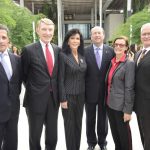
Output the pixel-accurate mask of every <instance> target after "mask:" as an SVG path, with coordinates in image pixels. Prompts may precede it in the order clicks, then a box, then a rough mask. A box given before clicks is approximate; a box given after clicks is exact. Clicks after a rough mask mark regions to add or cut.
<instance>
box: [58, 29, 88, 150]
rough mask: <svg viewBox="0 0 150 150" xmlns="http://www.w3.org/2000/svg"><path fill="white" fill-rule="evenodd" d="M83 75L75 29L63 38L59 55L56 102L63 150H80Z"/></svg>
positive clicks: (80, 46)
mask: <svg viewBox="0 0 150 150" xmlns="http://www.w3.org/2000/svg"><path fill="white" fill-rule="evenodd" d="M85 72H86V62H85V58H84V47H83V37H82V34H81V33H80V31H79V30H78V29H72V30H70V31H68V33H67V34H66V36H65V38H64V42H63V45H62V52H60V55H59V98H60V103H61V107H62V114H63V118H64V126H65V137H66V146H67V150H79V149H80V139H81V127H82V116H83V106H84V97H85Z"/></svg>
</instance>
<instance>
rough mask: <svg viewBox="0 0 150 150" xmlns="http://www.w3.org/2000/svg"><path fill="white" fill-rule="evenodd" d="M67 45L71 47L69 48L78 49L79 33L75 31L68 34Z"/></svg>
mask: <svg viewBox="0 0 150 150" xmlns="http://www.w3.org/2000/svg"><path fill="white" fill-rule="evenodd" d="M68 45H69V47H70V48H71V50H73V51H74V50H78V47H79V46H80V35H79V34H78V33H77V34H74V35H72V36H70V38H69V40H68Z"/></svg>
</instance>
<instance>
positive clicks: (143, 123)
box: [135, 23, 150, 150]
mask: <svg viewBox="0 0 150 150" xmlns="http://www.w3.org/2000/svg"><path fill="white" fill-rule="evenodd" d="M141 42H142V44H143V48H142V49H141V50H140V51H139V52H137V54H136V57H135V61H136V72H135V75H136V79H135V83H136V86H135V112H136V114H137V119H138V125H139V129H140V133H141V139H142V143H143V147H144V150H149V149H150V117H149V115H150V23H146V24H144V25H143V26H142V27H141Z"/></svg>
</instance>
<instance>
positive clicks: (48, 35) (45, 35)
mask: <svg viewBox="0 0 150 150" xmlns="http://www.w3.org/2000/svg"><path fill="white" fill-rule="evenodd" d="M36 31H37V34H38V35H39V38H40V40H41V41H42V42H44V43H45V44H47V43H49V42H50V41H51V40H52V38H53V35H54V25H53V24H46V23H44V22H41V23H40V24H39V26H38V27H37V30H36Z"/></svg>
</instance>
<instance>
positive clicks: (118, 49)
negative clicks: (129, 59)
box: [113, 39, 128, 56]
mask: <svg viewBox="0 0 150 150" xmlns="http://www.w3.org/2000/svg"><path fill="white" fill-rule="evenodd" d="M113 46H114V52H115V54H116V56H117V55H118V56H122V55H124V53H125V51H126V50H127V49H128V47H127V46H126V42H125V40H124V39H117V40H116V41H115V43H114V45H113Z"/></svg>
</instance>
